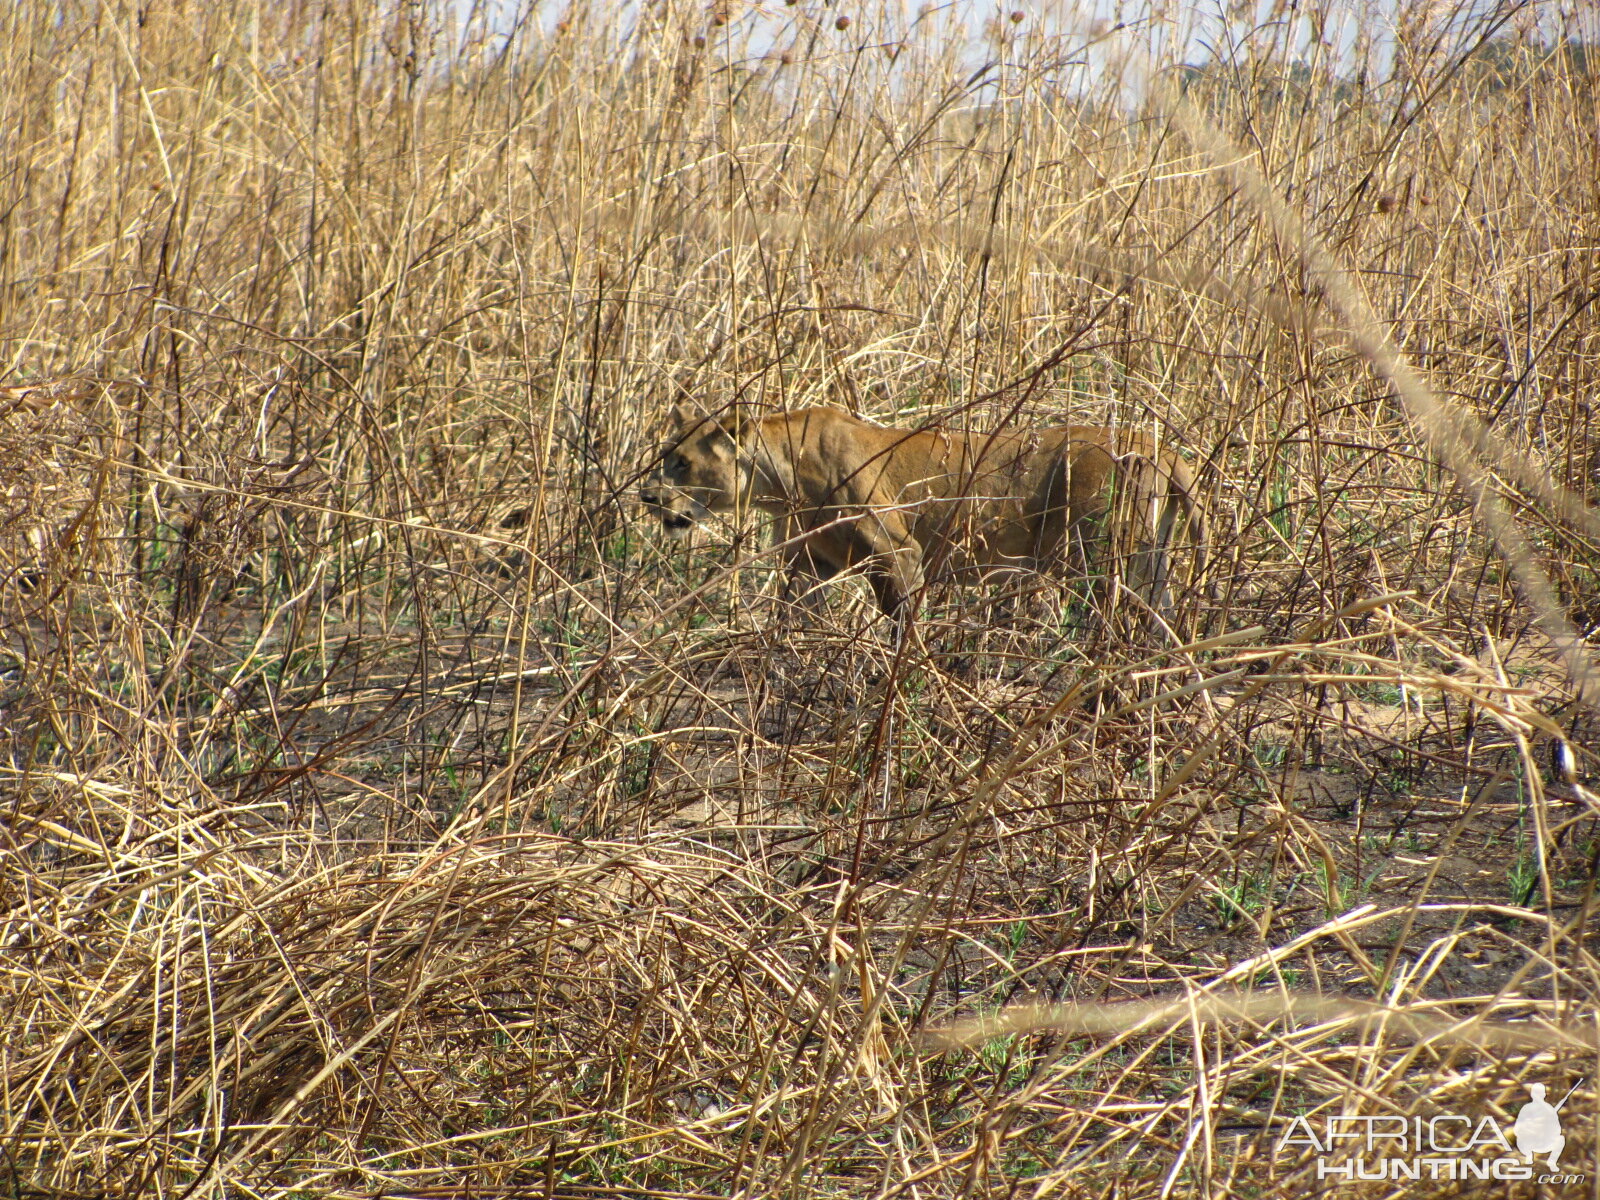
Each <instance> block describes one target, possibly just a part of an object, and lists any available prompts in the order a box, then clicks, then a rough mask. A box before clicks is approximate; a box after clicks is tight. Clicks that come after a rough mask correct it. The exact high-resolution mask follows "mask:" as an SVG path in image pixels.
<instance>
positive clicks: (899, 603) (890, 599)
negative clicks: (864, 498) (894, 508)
mask: <svg viewBox="0 0 1600 1200" xmlns="http://www.w3.org/2000/svg"><path fill="white" fill-rule="evenodd" d="M856 537H857V539H858V540H859V542H860V543H861V547H862V550H863V551H864V552H865V553H864V554H863V557H864V558H865V559H866V570H867V582H869V583H870V584H872V594H873V595H874V596H876V597H877V599H878V607H879V608H881V609H882V610H883V611H884V613H885V614H886V615H888V616H891V617H902V618H903V617H907V616H909V615H911V609H910V608H909V607H908V605H910V604H911V603H913V601H914V599H915V597H916V596H917V594H918V593H919V592H921V591H922V587H923V583H924V579H923V574H922V546H921V545H920V544H919V543H918V542H917V540H916V538H914V537H912V536H911V531H910V530H909V529H907V528H906V523H905V520H904V519H903V518H902V517H901V516H900V515H899V514H898V513H887V514H885V513H878V512H874V511H872V510H870V509H869V510H868V511H867V512H865V513H863V514H862V515H861V517H860V519H859V520H858V521H857V522H856Z"/></svg>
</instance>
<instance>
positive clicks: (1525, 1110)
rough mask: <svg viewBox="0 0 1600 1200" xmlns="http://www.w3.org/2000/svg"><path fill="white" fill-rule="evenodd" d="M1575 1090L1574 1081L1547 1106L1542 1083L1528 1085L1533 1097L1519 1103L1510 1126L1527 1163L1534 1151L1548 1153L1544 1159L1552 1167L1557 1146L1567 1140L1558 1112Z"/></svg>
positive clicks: (1558, 1150)
mask: <svg viewBox="0 0 1600 1200" xmlns="http://www.w3.org/2000/svg"><path fill="white" fill-rule="evenodd" d="M1578 1082H1579V1083H1581V1082H1583V1081H1582V1080H1579V1081H1578ZM1577 1090H1578V1084H1577V1083H1575V1084H1573V1085H1572V1087H1571V1089H1570V1090H1569V1091H1568V1092H1567V1094H1566V1095H1565V1096H1563V1097H1561V1103H1560V1104H1557V1105H1555V1106H1554V1107H1551V1106H1550V1105H1549V1104H1548V1103H1546V1101H1545V1098H1544V1092H1545V1087H1544V1084H1542V1083H1531V1084H1529V1085H1528V1094H1529V1095H1530V1096H1532V1097H1533V1099H1532V1100H1530V1101H1528V1102H1527V1103H1526V1104H1524V1105H1523V1106H1522V1109H1521V1110H1520V1111H1519V1112H1518V1113H1517V1123H1516V1125H1515V1126H1513V1129H1514V1131H1515V1133H1516V1135H1517V1153H1519V1154H1521V1155H1522V1156H1523V1158H1524V1159H1526V1160H1527V1161H1528V1162H1530V1163H1531V1162H1532V1161H1533V1159H1534V1156H1535V1155H1537V1154H1548V1155H1549V1156H1550V1157H1549V1158H1548V1159H1546V1160H1545V1161H1546V1162H1548V1163H1549V1164H1550V1169H1551V1170H1552V1171H1554V1170H1555V1169H1556V1159H1558V1158H1560V1157H1561V1149H1562V1147H1563V1146H1565V1145H1566V1144H1567V1139H1566V1138H1564V1137H1562V1136H1561V1116H1560V1113H1561V1110H1562V1108H1563V1107H1565V1106H1566V1103H1567V1101H1568V1100H1570V1099H1572V1093H1573V1092H1575V1091H1577Z"/></svg>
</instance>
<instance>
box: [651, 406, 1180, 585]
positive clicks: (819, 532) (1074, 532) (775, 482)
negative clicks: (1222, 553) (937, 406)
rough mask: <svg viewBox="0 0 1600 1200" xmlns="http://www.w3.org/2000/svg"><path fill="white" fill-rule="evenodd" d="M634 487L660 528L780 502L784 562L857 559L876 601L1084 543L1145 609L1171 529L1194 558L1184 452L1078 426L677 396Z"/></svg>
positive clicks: (1067, 551) (1048, 557)
mask: <svg viewBox="0 0 1600 1200" xmlns="http://www.w3.org/2000/svg"><path fill="white" fill-rule="evenodd" d="M641 499H642V500H643V501H644V503H645V504H646V505H647V506H648V507H650V508H651V509H653V510H654V511H656V512H657V513H658V514H659V515H660V516H661V519H662V521H663V522H664V524H665V525H666V526H667V527H668V528H669V529H670V530H674V531H678V530H682V529H686V528H687V527H688V526H689V524H691V523H692V522H693V521H694V520H696V519H697V518H699V517H701V516H704V515H705V514H707V513H711V512H737V511H741V510H749V509H758V510H764V511H767V512H771V513H776V514H779V515H780V516H781V517H782V518H783V520H784V527H783V537H784V540H785V542H787V543H789V544H790V550H789V554H790V558H791V561H792V562H793V563H794V565H795V566H796V567H797V568H799V569H801V570H804V571H807V572H809V573H811V574H814V575H817V576H820V577H822V578H828V577H830V576H832V575H835V574H837V573H839V572H841V571H846V570H856V569H859V570H862V571H864V572H865V573H866V575H867V577H868V579H869V581H870V582H871V584H872V587H873V591H874V593H875V594H876V596H877V598H878V603H879V605H880V607H882V609H883V610H884V611H885V612H887V613H897V612H900V611H902V609H903V606H904V605H906V603H907V602H908V601H909V600H911V599H912V598H913V597H914V596H916V595H917V593H919V592H920V591H921V590H922V589H923V588H924V586H925V585H926V583H927V582H929V581H931V580H936V579H945V578H948V579H953V580H956V581H959V582H976V581H977V580H979V579H982V578H983V577H985V576H986V575H990V574H992V573H993V572H996V571H999V570H1005V569H1008V568H1011V569H1015V568H1028V569H1033V570H1040V571H1044V572H1046V573H1050V574H1057V575H1059V574H1062V573H1064V572H1065V571H1066V570H1067V565H1068V561H1069V559H1071V558H1073V557H1075V556H1076V557H1080V558H1081V552H1080V548H1081V547H1085V546H1088V547H1094V548H1095V549H1094V553H1093V557H1094V559H1095V561H1096V562H1097V563H1099V564H1101V568H1102V569H1105V564H1107V563H1108V561H1109V562H1114V563H1118V564H1121V566H1120V574H1121V576H1122V578H1123V579H1124V580H1126V581H1127V582H1128V583H1129V585H1130V586H1131V587H1133V588H1134V589H1135V590H1137V591H1139V592H1140V593H1141V594H1143V595H1144V596H1145V597H1146V599H1147V600H1149V601H1150V602H1151V603H1153V604H1156V605H1158V606H1159V605H1164V604H1165V602H1166V598H1167V576H1168V551H1169V547H1170V546H1171V544H1172V543H1173V541H1174V540H1175V538H1176V537H1177V536H1178V535H1179V534H1180V533H1182V532H1184V531H1185V530H1186V531H1187V536H1188V539H1189V540H1190V542H1191V543H1192V544H1193V546H1194V549H1195V551H1196V555H1197V560H1196V561H1197V564H1198V563H1199V562H1200V561H1201V559H1200V556H1201V555H1203V535H1202V530H1201V523H1200V518H1199V514H1198V512H1197V511H1196V510H1197V505H1196V502H1195V489H1194V474H1193V472H1192V471H1191V470H1190V469H1189V466H1188V464H1186V463H1185V462H1184V461H1183V459H1182V458H1180V457H1179V456H1178V455H1177V454H1176V453H1174V452H1173V451H1171V450H1169V449H1166V448H1165V447H1157V445H1156V443H1155V442H1154V441H1153V440H1152V439H1151V438H1149V437H1147V436H1145V435H1144V434H1142V433H1137V432H1134V431H1131V430H1126V429H1112V428H1106V427H1103V426H1093V425H1058V426H1054V427H1049V428H1043V429H1028V430H1019V431H1014V432H1012V431H1007V432H999V433H974V432H968V431H962V430H947V429H925V430H903V429H891V428H885V427H883V426H879V425H874V424H871V423H870V422H867V421H863V420H861V419H860V418H858V417H853V416H851V415H850V414H849V413H846V412H844V411H842V410H840V409H837V408H828V407H822V408H804V409H798V410H795V411H793V412H784V413H776V414H774V415H771V416H767V417H762V418H759V419H755V420H748V421H738V420H735V419H732V418H727V417H722V418H717V417H706V416H702V415H700V414H697V413H694V412H691V411H688V410H687V409H684V408H682V407H678V408H675V409H674V410H673V412H672V415H671V417H670V418H669V422H668V429H667V435H666V439H665V443H664V449H663V451H662V457H661V462H660V464H659V466H658V467H657V469H656V470H655V472H654V473H653V474H652V475H651V477H650V479H649V480H648V481H647V483H646V485H645V487H644V490H643V492H642V493H641ZM1107 552H1109V553H1110V554H1111V555H1112V556H1113V558H1112V559H1111V560H1107V559H1105V558H1104V557H1103V556H1104V555H1105V554H1106V553H1107Z"/></svg>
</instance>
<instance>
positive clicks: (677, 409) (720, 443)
mask: <svg viewBox="0 0 1600 1200" xmlns="http://www.w3.org/2000/svg"><path fill="white" fill-rule="evenodd" d="M739 431H740V423H739V422H738V421H737V420H736V419H735V418H733V417H731V416H719V417H707V416H702V415H701V414H699V413H696V412H692V411H691V410H689V409H688V408H685V407H684V406H683V405H675V406H674V407H673V409H672V413H671V415H670V416H668V418H667V430H666V436H665V437H664V438H663V439H662V445H661V458H660V461H659V462H658V463H657V465H656V468H655V470H653V471H652V472H651V473H650V475H649V476H648V477H647V478H646V479H645V483H644V487H643V488H642V489H641V490H640V492H639V499H640V500H641V501H643V502H644V506H645V507H646V508H648V509H650V510H651V511H652V512H654V513H656V514H657V515H659V516H660V518H661V524H662V526H663V527H664V528H665V529H666V530H667V532H669V533H671V534H674V535H676V536H682V535H683V533H684V532H685V531H686V530H687V529H688V528H689V526H691V525H692V524H694V523H695V522H696V521H698V520H700V518H702V517H704V516H705V515H706V514H707V513H715V512H731V511H733V510H734V509H735V508H737V507H738V506H739V505H740V504H741V503H748V502H749V499H750V493H751V488H752V485H753V483H754V478H753V472H752V469H751V466H750V463H749V461H748V458H747V457H746V456H743V455H741V454H740V453H739V443H738V435H739Z"/></svg>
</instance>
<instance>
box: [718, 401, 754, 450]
mask: <svg viewBox="0 0 1600 1200" xmlns="http://www.w3.org/2000/svg"><path fill="white" fill-rule="evenodd" d="M711 419H712V420H713V421H715V422H716V423H717V424H718V425H720V426H722V432H723V433H725V434H727V435H728V436H729V437H731V438H732V439H733V440H734V441H736V442H737V441H738V440H739V438H740V437H741V436H742V435H743V434H744V431H745V430H746V429H747V428H749V426H750V418H749V417H747V416H745V415H744V413H742V412H741V411H740V410H739V406H738V405H733V406H731V407H729V408H726V409H724V410H723V411H722V412H720V413H718V414H717V415H716V416H714V417H712V418H711Z"/></svg>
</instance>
